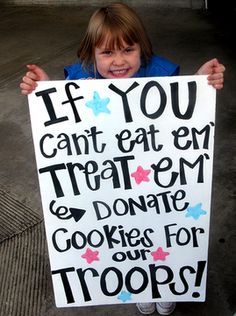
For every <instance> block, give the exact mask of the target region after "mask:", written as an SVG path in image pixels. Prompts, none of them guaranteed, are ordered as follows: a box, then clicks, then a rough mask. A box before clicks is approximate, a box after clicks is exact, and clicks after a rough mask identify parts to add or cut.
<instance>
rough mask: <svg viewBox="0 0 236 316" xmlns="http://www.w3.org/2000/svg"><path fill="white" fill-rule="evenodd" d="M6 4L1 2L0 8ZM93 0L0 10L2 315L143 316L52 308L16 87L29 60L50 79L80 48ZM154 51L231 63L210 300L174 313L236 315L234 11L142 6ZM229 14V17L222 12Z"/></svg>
mask: <svg viewBox="0 0 236 316" xmlns="http://www.w3.org/2000/svg"><path fill="white" fill-rule="evenodd" d="M0 6H1V5H0ZM93 10H94V7H86V8H85V7H80V8H79V7H47V8H46V7H25V8H24V7H3V6H2V7H1V10H0V47H1V49H0V70H1V71H0V141H1V146H0V159H1V167H0V256H1V257H0V258H1V259H0V284H1V286H0V302H1V304H0V316H3V315H4V316H46V315H47V316H56V315H58V316H59V315H63V316H73V315H81V316H85V315H86V316H88V315H95V316H98V315H99V316H105V315H113V316H118V315H128V316H130V315H139V313H138V311H137V310H136V307H135V305H132V304H130V305H121V306H119V308H117V307H116V306H99V307H86V308H63V309H57V308H56V307H55V305H54V299H53V292H52V286H51V277H50V273H49V261H48V254H47V246H46V241H45V234H44V224H43V218H42V210H41V201H40V196H39V187H38V179H37V173H36V164H35V158H34V149H33V143H32V135H31V127H30V118H29V113H28V106H27V98H26V97H24V96H21V95H20V90H19V88H18V85H19V82H20V80H21V77H22V76H23V74H24V73H25V65H26V64H27V63H31V62H32V63H38V64H39V65H41V66H42V67H43V68H44V69H45V70H47V72H48V73H49V74H50V76H51V78H52V79H63V66H64V65H66V64H70V63H72V62H74V61H75V60H76V50H77V46H78V43H79V41H80V39H81V36H82V33H83V31H84V30H85V27H86V24H87V21H88V17H89V15H90V13H91V12H92V11H93ZM137 11H138V12H139V13H140V15H141V16H142V18H143V20H144V22H145V24H146V26H147V29H148V32H149V34H150V37H151V40H152V42H153V46H154V50H155V51H156V52H157V53H158V54H160V55H163V56H165V57H167V58H169V59H171V60H172V61H174V62H176V63H178V64H180V65H181V71H182V74H193V73H194V72H195V70H197V68H198V66H200V65H201V64H202V63H203V62H204V61H206V60H208V59H210V58H212V57H217V58H219V60H221V61H222V62H223V63H224V64H225V66H226V68H227V71H226V75H225V87H224V89H223V90H222V91H220V92H219V93H218V94H217V117H216V137H215V161H214V179H213V181H214V182H213V200H212V216H211V233H210V249H209V267H208V282H207V300H206V302H205V303H179V304H178V305H177V308H176V311H175V312H174V315H176V316H179V315H192V316H197V315H217V316H232V315H236V290H235V289H236V274H235V270H236V247H235V245H236V229H235V222H236V217H235V211H236V209H235V187H234V185H235V177H234V176H235V105H236V104H235V103H236V89H235V81H236V57H235V56H236V51H235V48H233V42H234V41H235V33H233V32H235V20H236V19H235V18H236V14H235V11H231V12H226V13H224V14H223V16H224V18H223V17H222V15H219V16H218V15H217V14H211V13H209V12H208V13H207V12H204V11H203V10H200V11H199V10H190V9H183V8H182V9H180V8H179V9H174V8H172V9H167V8H166V9H164V8H161V9H158V7H153V6H148V7H145V8H144V7H138V8H137ZM220 16H221V17H220Z"/></svg>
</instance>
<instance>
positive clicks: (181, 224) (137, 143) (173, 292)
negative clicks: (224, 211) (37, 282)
mask: <svg viewBox="0 0 236 316" xmlns="http://www.w3.org/2000/svg"><path fill="white" fill-rule="evenodd" d="M29 107H30V115H31V123H32V131H33V139H34V146H35V153H36V160H37V168H38V174H39V183H40V189H41V197H42V204H43V212H44V219H45V227H46V234H47V242H48V248H49V256H50V264H51V271H52V280H53V286H54V292H55V300H56V305H57V306H58V307H66V306H68V307H71V306H86V305H99V304H121V303H135V302H151V301H204V300H205V289H206V273H207V255H208V238H209V221H210V207H211V181H212V165H213V140H214V121H215V89H213V88H212V87H211V86H209V85H208V83H207V79H206V77H205V76H183V77H163V78H159V77H158V78H138V79H134V78H132V79H120V80H77V81H51V82H39V83H38V87H37V89H36V90H35V91H34V92H33V93H32V94H31V95H30V96H29Z"/></svg>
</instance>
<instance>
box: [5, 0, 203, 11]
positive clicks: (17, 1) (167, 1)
mask: <svg viewBox="0 0 236 316" xmlns="http://www.w3.org/2000/svg"><path fill="white" fill-rule="evenodd" d="M205 1H206V0H126V1H120V2H124V3H127V4H130V5H133V6H136V5H150V4H151V5H154V4H155V5H158V6H162V7H164V6H165V7H180V8H181V7H182V8H193V9H196V8H202V7H204V6H205ZM111 2H119V0H107V1H103V0H100V1H99V0H0V5H1V4H4V5H57V6H58V5H59V6H61V5H96V6H102V5H104V4H107V3H111Z"/></svg>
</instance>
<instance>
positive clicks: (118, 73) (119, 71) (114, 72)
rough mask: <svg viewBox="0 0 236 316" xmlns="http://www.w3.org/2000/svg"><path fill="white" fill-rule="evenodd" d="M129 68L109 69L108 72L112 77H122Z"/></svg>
mask: <svg viewBox="0 0 236 316" xmlns="http://www.w3.org/2000/svg"><path fill="white" fill-rule="evenodd" d="M129 70H130V68H125V69H117V70H110V73H111V75H112V76H113V77H116V78H122V77H124V76H126V75H127V74H128V72H129Z"/></svg>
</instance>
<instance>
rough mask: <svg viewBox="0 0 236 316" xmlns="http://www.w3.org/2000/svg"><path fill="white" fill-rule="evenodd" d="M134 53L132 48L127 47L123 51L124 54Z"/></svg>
mask: <svg viewBox="0 0 236 316" xmlns="http://www.w3.org/2000/svg"><path fill="white" fill-rule="evenodd" d="M133 51H134V49H133V48H132V47H127V48H126V49H125V52H126V53H131V52H133Z"/></svg>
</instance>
